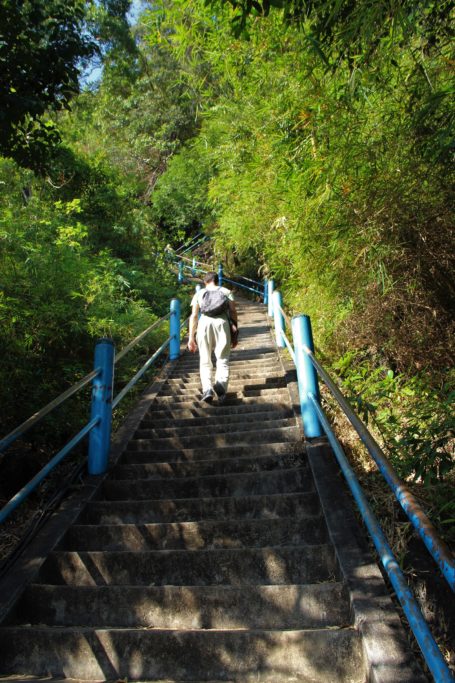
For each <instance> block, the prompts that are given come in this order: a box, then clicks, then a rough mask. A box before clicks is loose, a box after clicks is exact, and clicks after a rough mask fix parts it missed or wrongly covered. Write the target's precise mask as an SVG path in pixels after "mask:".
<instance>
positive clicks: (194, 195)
mask: <svg viewBox="0 0 455 683" xmlns="http://www.w3.org/2000/svg"><path fill="white" fill-rule="evenodd" d="M208 181H209V169H208V168H207V167H206V166H205V165H204V163H203V162H202V163H201V160H200V159H199V155H198V154H197V153H196V151H195V150H193V149H192V148H191V147H190V148H186V149H184V150H182V151H181V152H180V154H177V155H176V156H174V157H173V158H172V159H171V160H170V162H169V164H168V166H167V169H166V173H164V174H163V175H162V176H161V177H160V178H159V179H158V181H157V183H156V186H155V188H154V192H153V210H152V213H153V216H154V219H155V220H156V221H157V222H158V224H159V225H162V226H163V227H164V228H165V229H166V231H167V232H169V233H170V234H172V233H174V234H178V231H179V230H185V229H186V230H187V229H188V228H197V227H198V226H200V225H204V224H205V225H206V224H210V218H211V210H210V207H209V206H208V205H207V189H208Z"/></svg>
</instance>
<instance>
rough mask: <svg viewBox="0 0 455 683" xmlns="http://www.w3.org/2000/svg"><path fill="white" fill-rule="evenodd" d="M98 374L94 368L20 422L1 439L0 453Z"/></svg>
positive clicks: (97, 370) (98, 371)
mask: <svg viewBox="0 0 455 683" xmlns="http://www.w3.org/2000/svg"><path fill="white" fill-rule="evenodd" d="M99 373H100V369H99V368H95V370H92V372H89V374H88V375H85V377H83V378H82V379H81V380H79V382H76V384H73V385H72V386H71V387H70V388H69V389H67V390H66V391H64V392H63V393H62V394H60V396H57V398H54V400H53V401H51V402H50V403H48V404H47V405H46V406H44V408H41V410H39V411H38V412H37V413H35V414H34V415H32V416H31V417H29V418H28V420H25V422H22V424H20V425H19V427H16V429H13V431H12V432H10V433H9V434H7V435H6V436H5V437H4V438H3V439H1V441H0V453H2V452H3V451H5V450H6V449H7V448H9V446H11V445H12V444H13V443H14V442H15V441H16V439H19V437H21V436H24V434H26V433H27V432H28V431H29V429H31V428H32V427H33V426H34V425H36V424H37V423H38V422H40V421H41V420H42V419H43V417H45V416H46V415H48V414H49V413H50V412H52V411H53V410H54V409H55V408H58V406H60V405H62V403H64V402H65V401H66V400H67V399H68V398H71V396H74V394H77V392H78V391H79V390H80V389H83V388H84V387H85V386H86V385H87V384H89V383H90V382H91V381H92V379H94V378H95V377H96V376H97V375H98V374H99Z"/></svg>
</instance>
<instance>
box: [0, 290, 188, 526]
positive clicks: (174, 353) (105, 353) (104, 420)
mask: <svg viewBox="0 0 455 683" xmlns="http://www.w3.org/2000/svg"><path fill="white" fill-rule="evenodd" d="M168 319H170V320H171V322H170V335H169V337H168V338H167V339H166V341H165V342H163V344H161V346H160V347H159V349H157V351H155V353H154V354H153V355H152V356H151V357H150V358H149V359H148V360H147V361H146V362H145V363H144V365H143V366H142V368H141V369H140V370H139V371H138V372H137V373H136V374H135V375H134V377H133V378H132V379H131V380H130V381H129V382H128V384H127V385H126V386H125V387H123V389H122V390H121V391H120V392H119V394H118V395H117V396H116V397H115V399H113V398H112V396H113V367H114V364H115V363H116V362H118V361H119V360H121V359H122V358H123V357H124V356H125V355H126V354H127V353H128V352H129V351H131V350H132V349H133V348H134V347H135V346H136V345H137V344H139V342H140V341H142V340H143V339H144V337H145V336H146V335H147V334H149V333H150V332H151V331H152V330H153V329H155V328H156V327H158V326H159V325H161V324H162V323H163V322H164V321H165V320H168ZM187 322H188V319H187V320H186V321H185V323H187ZM185 323H184V324H185ZM181 327H182V326H181V325H180V303H179V301H178V300H177V299H173V300H172V301H171V310H170V312H169V313H168V314H167V315H165V316H163V317H162V318H160V319H159V320H157V321H155V322H154V323H153V324H152V325H150V326H149V327H148V328H147V329H145V330H144V331H143V332H141V333H140V334H139V335H137V336H136V337H135V338H134V339H133V340H132V341H131V342H130V343H129V344H127V346H126V347H125V348H124V349H122V351H120V352H119V353H118V354H117V355H116V356H115V350H114V345H113V342H112V340H110V339H102V340H100V341H99V342H98V344H97V345H96V349H95V369H94V370H93V371H92V372H90V373H89V374H88V375H86V376H85V377H83V378H82V379H81V380H79V382H76V383H75V384H74V385H73V386H72V387H70V388H69V389H67V390H66V391H64V392H63V393H62V394H60V396H58V397H57V398H56V399H54V400H53V401H51V402H50V403H48V404H47V405H46V406H44V408H42V409H41V410H40V411H38V412H37V413H36V414H35V415H33V416H32V417H30V418H29V419H28V420H26V421H25V422H23V423H22V424H21V425H20V426H19V427H17V428H16V429H14V430H13V431H12V432H10V433H9V434H8V435H7V436H6V437H4V438H3V439H2V440H1V441H0V452H1V451H2V450H5V449H6V448H7V447H8V446H10V445H11V444H12V443H14V441H15V440H16V439H18V438H19V437H21V436H23V435H24V434H25V433H26V432H28V430H29V429H31V427H33V426H34V425H35V424H37V423H38V422H39V421H40V420H42V419H43V418H44V417H45V416H46V415H48V414H49V413H50V412H51V411H52V410H54V409H55V408H57V407H58V406H60V405H61V404H62V403H63V402H64V401H66V400H67V399H69V398H70V397H71V396H74V394H76V393H77V392H78V391H79V390H80V389H82V388H83V387H85V386H87V385H88V384H89V383H90V382H93V388H92V415H91V419H90V421H89V422H88V423H87V424H86V425H85V426H84V427H83V428H82V429H81V430H80V431H79V432H78V434H76V436H74V437H73V438H72V439H71V440H70V441H69V442H68V443H67V444H66V445H65V446H64V447H63V448H62V449H61V450H60V451H59V452H58V453H57V454H56V455H55V456H54V457H53V458H52V459H51V460H50V461H49V462H48V463H47V464H46V465H45V466H44V467H43V468H42V469H41V470H40V471H39V472H38V474H36V475H35V477H34V478H33V479H32V480H31V481H29V482H28V483H27V484H26V485H25V486H23V487H22V489H21V490H20V491H19V492H18V493H16V494H15V495H14V496H13V497H12V498H11V500H10V501H8V503H6V505H5V506H4V507H3V508H2V509H1V510H0V523H2V522H3V521H5V520H6V519H7V518H8V517H9V515H10V514H11V513H12V512H13V511H14V510H15V509H16V508H17V507H18V506H19V505H20V504H21V503H22V502H23V501H24V500H25V499H26V498H27V497H28V496H29V495H30V493H31V492H32V491H34V490H35V489H36V488H37V486H38V485H39V484H40V483H41V482H42V481H43V479H44V478H45V477H46V476H47V475H48V474H49V473H50V472H51V471H52V470H53V469H54V468H55V467H56V466H57V465H58V464H59V463H60V462H61V461H62V460H63V458H65V457H66V456H67V455H68V454H69V453H70V452H71V451H72V450H73V449H74V448H75V447H76V446H77V445H78V444H79V443H80V442H81V441H82V439H84V438H85V437H86V436H87V435H89V436H90V445H89V458H88V462H89V473H90V474H102V473H103V472H104V471H105V468H106V467H107V457H108V453H109V447H110V434H111V420H112V410H113V409H114V408H115V407H117V406H118V404H119V403H120V401H121V400H122V399H123V398H124V397H125V395H126V394H127V393H128V391H130V389H131V388H132V387H133V386H135V384H137V382H138V380H139V379H140V378H141V377H142V376H143V375H144V373H145V372H146V371H147V370H148V369H149V368H150V367H151V365H152V364H153V363H154V362H155V360H156V359H157V358H158V356H160V355H161V353H163V351H164V350H165V349H166V348H167V347H168V346H169V347H170V358H171V359H172V358H173V357H174V358H175V357H178V354H179V349H180V330H181Z"/></svg>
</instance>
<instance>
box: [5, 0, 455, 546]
mask: <svg viewBox="0 0 455 683" xmlns="http://www.w3.org/2000/svg"><path fill="white" fill-rule="evenodd" d="M129 5H130V3H129V2H127V1H126V0H116V1H115V0H105V1H104V2H99V3H98V2H90V1H89V0H71V1H69V2H60V1H59V0H52V1H51V2H48V1H46V2H44V0H33V2H26V3H20V2H17V1H16V0H0V10H1V16H2V19H1V25H0V66H1V69H0V73H1V76H0V79H1V80H0V84H1V86H2V87H1V89H0V92H1V95H0V98H1V101H0V124H1V125H0V129H1V134H0V152H1V154H2V155H3V156H2V157H1V158H0V326H1V336H0V353H1V359H2V361H1V365H0V403H1V405H2V416H1V418H2V420H1V425H2V432H3V433H5V432H6V431H8V429H9V428H11V427H13V426H15V425H16V424H18V422H20V421H21V420H22V419H25V418H26V417H28V416H29V415H30V414H31V413H33V412H34V411H35V410H36V409H37V408H38V407H39V406H41V405H42V404H43V403H44V402H46V400H47V399H48V397H49V396H50V395H52V396H53V395H56V394H57V393H59V392H60V391H61V390H62V389H63V388H65V387H66V386H67V385H69V384H71V383H72V382H73V381H75V379H77V378H78V377H80V376H81V375H83V374H85V372H87V370H88V369H89V368H90V365H91V362H92V351H93V343H94V340H95V339H96V337H98V336H103V335H110V336H113V337H114V338H115V340H116V341H117V342H118V343H120V344H121V343H122V342H123V341H126V340H129V339H130V338H131V337H132V336H134V334H135V333H137V332H139V331H140V330H141V329H143V328H144V327H146V326H147V325H148V324H150V322H151V321H153V319H154V318H157V317H159V316H160V315H163V313H165V312H166V308H167V306H168V301H169V298H170V296H171V295H172V294H173V293H174V291H175V283H174V279H175V278H174V275H173V274H172V273H171V272H169V270H168V268H167V265H166V262H165V260H164V258H163V256H162V254H163V249H164V246H165V245H166V244H167V243H171V244H173V245H175V246H176V245H178V244H179V243H180V242H181V241H182V240H183V239H185V237H187V236H189V235H191V234H195V233H196V232H198V231H200V230H203V231H205V232H206V233H207V234H210V235H211V236H213V238H214V244H215V251H216V254H217V255H219V256H220V257H221V258H222V259H223V260H227V261H228V264H229V266H230V268H231V270H233V271H236V272H238V273H243V274H245V275H250V276H252V277H265V276H268V277H274V278H275V280H276V282H277V284H278V285H279V287H280V288H281V290H282V293H283V298H284V302H285V306H286V308H287V310H288V311H289V313H296V312H305V313H307V314H309V315H310V316H311V318H312V321H313V326H314V335H315V339H316V343H317V346H318V350H320V352H321V354H322V355H323V358H324V361H325V362H326V363H327V364H329V365H330V366H332V368H333V371H334V372H335V373H337V374H338V376H339V378H340V381H341V382H342V383H343V385H344V388H345V390H346V392H347V394H348V395H349V396H350V397H351V399H352V400H353V402H355V404H356V406H357V408H358V409H359V411H360V412H361V413H362V415H363V417H364V418H365V419H366V420H367V421H368V422H369V423H370V424H371V425H373V426H374V428H375V430H376V432H377V433H378V434H380V436H381V439H382V440H383V443H384V445H385V448H386V449H387V450H388V452H389V454H390V457H391V458H392V460H393V462H394V464H395V466H396V467H397V468H398V470H399V472H400V474H401V475H402V476H403V477H405V478H407V479H409V480H410V481H412V482H417V483H420V484H424V485H425V486H426V487H427V489H428V490H431V491H433V494H432V496H433V497H432V498H431V500H432V501H436V503H434V506H435V508H434V517H435V519H436V522H437V523H439V524H440V528H441V529H442V530H443V531H445V533H446V536H447V538H448V540H450V535H451V533H453V519H454V516H455V503H454V502H453V498H452V500H450V498H449V497H448V496H447V495H446V496H442V498H439V497H438V496H439V494H440V492H441V491H445V490H448V489H447V488H445V487H449V486H450V483H451V481H453V476H454V465H455V463H454V442H455V432H454V423H453V399H454V396H455V374H454V370H453V353H454V345H453V339H454V322H453V312H454V307H455V284H454V279H453V273H454V262H453V259H454V253H455V249H454V233H453V213H452V204H451V203H452V200H453V195H452V188H453V180H454V173H453V152H454V144H453V123H454V98H453V64H454V55H453V47H452V45H453V41H452V44H451V39H452V35H453V25H451V23H450V3H449V2H447V1H446V0H442V1H439V2H437V1H436V0H419V1H418V2H415V1H414V0H413V1H411V0H394V2H389V1H388V0H387V1H386V0H378V2H375V3H371V2H366V0H365V1H363V0H362V1H361V2H353V1H352V0H341V1H339V0H313V1H311V2H310V1H308V2H306V1H305V0H258V1H257V2H256V1H254V0H229V1H227V0H213V1H211V2H204V1H203V0H160V1H159V2H156V3H147V2H143V3H142V8H141V9H142V11H141V12H140V14H139V15H138V16H137V17H136V19H135V21H134V22H131V20H130V21H128V20H127V12H128V9H129ZM131 24H132V25H131ZM95 63H99V64H102V72H101V74H100V77H99V79H98V81H97V82H96V83H94V84H93V83H92V84H91V85H89V84H88V82H87V80H86V81H85V82H84V79H82V78H81V74H82V73H83V71H84V69H87V68H90V65H93V64H95ZM78 417H79V413H78V411H77V410H76V411H72V412H71V414H65V415H63V416H62V417H61V419H60V422H57V423H55V424H52V430H53V433H54V432H55V433H57V434H66V433H68V434H70V433H72V429H73V426H74V420H75V419H76V418H78ZM49 438H50V437H49V434H47V435H46V439H49ZM431 504H433V503H431ZM451 529H452V532H451V531H450V530H451ZM452 540H453V539H452Z"/></svg>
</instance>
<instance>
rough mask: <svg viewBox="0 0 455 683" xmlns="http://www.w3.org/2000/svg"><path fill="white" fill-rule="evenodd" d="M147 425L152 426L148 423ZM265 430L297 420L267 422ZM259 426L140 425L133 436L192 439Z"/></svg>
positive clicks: (250, 423) (257, 427) (250, 424)
mask: <svg viewBox="0 0 455 683" xmlns="http://www.w3.org/2000/svg"><path fill="white" fill-rule="evenodd" d="M148 424H153V423H151V422H150V421H148ZM263 425H264V426H266V427H267V429H282V428H283V427H295V426H297V419H296V418H295V417H288V418H282V419H278V420H268V421H267V422H265V423H263ZM258 429H259V426H258V424H257V423H255V422H252V421H251V420H244V421H243V422H240V421H237V422H235V423H234V424H232V423H231V424H219V425H215V424H211V425H194V426H192V427H191V428H190V429H188V425H185V426H183V427H176V426H173V425H171V426H169V427H164V428H163V427H156V426H151V427H146V426H145V425H144V424H141V425H140V426H139V428H138V429H137V430H136V432H135V434H134V438H135V439H156V438H158V439H165V438H169V437H172V436H175V437H177V438H182V437H183V438H185V435H186V434H191V436H192V437H194V436H199V435H207V436H218V435H219V434H225V433H229V434H232V432H235V434H240V433H242V432H252V431H258Z"/></svg>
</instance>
